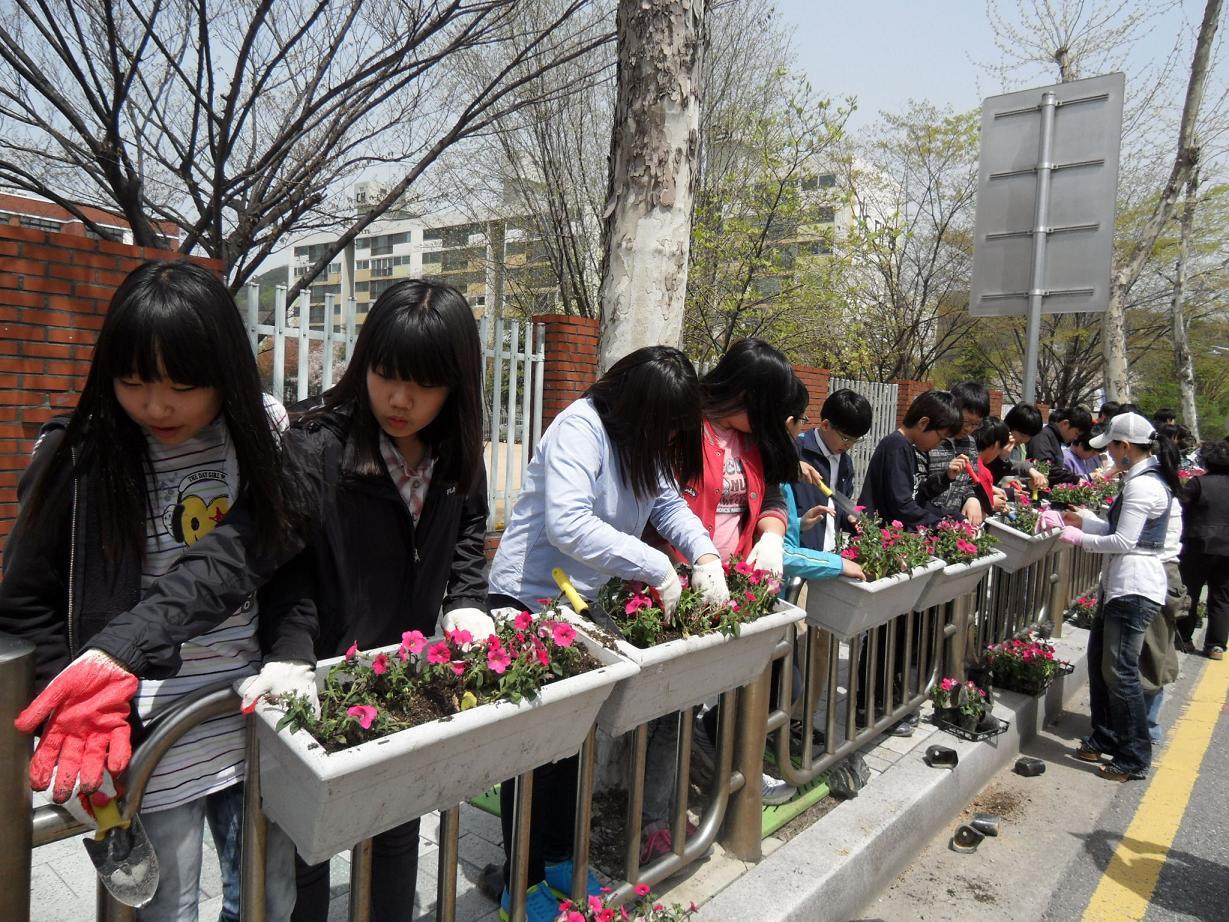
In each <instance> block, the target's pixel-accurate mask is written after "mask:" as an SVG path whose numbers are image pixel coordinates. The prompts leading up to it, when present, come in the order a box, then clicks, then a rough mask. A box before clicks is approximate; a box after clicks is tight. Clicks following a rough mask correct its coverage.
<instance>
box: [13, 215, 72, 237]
mask: <svg viewBox="0 0 1229 922" xmlns="http://www.w3.org/2000/svg"><path fill="white" fill-rule="evenodd" d="M18 221H19V222H20V223H21V226H22V227H29V228H33V229H34V230H44V231H51V232H52V233H55V232H56V231H58V230H59V229H60V228H61V227H63V226H64V223H63V222H62V221H49V220H47V219H46V218H36V217H34V216H32V215H24V214H23V215H21V216H20V217H19V218H18Z"/></svg>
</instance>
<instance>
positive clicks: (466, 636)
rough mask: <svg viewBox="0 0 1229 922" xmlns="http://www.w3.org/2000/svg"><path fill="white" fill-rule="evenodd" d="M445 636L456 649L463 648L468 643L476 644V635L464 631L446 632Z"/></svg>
mask: <svg viewBox="0 0 1229 922" xmlns="http://www.w3.org/2000/svg"><path fill="white" fill-rule="evenodd" d="M444 636H445V637H447V638H448V642H449V643H451V644H452V645H453V646H454V647H463V646H465V645H466V644H467V643H473V642H474V635H473V634H471V633H470V632H469V631H467V630H464V629H459V630H456V631H446V632H445V633H444Z"/></svg>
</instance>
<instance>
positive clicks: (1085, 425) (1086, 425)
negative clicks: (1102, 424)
mask: <svg viewBox="0 0 1229 922" xmlns="http://www.w3.org/2000/svg"><path fill="white" fill-rule="evenodd" d="M1090 431H1092V414H1091V413H1089V412H1088V410H1086V409H1085V408H1084V407H1066V408H1063V409H1059V410H1054V411H1052V412H1051V413H1050V420H1049V422H1047V423H1046V425H1045V428H1043V429H1042V430H1041V431H1040V432H1038V433H1037V435H1035V436H1034V437H1033V439H1032V441H1030V442H1029V443H1028V459H1029V460H1030V461H1044V462H1045V463H1046V464H1048V465H1049V466H1050V473H1049V475H1048V476H1049V479H1050V486H1055V485H1056V484H1060V483H1077V482H1078V481H1079V480H1080V478H1079V476H1077V475H1076V474H1074V473H1073V472H1072V471H1071V470H1070V469H1069V468H1068V467H1067V462H1066V460H1065V459H1064V458H1063V446H1064V445H1070V444H1071V443H1072V442H1074V441H1075V440H1076V439H1078V438H1079V437H1080V436H1082V435H1084V434H1085V433H1087V432H1090Z"/></svg>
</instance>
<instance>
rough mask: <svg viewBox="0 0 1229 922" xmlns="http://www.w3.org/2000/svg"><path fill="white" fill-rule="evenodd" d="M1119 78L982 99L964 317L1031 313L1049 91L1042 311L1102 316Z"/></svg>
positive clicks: (1115, 179) (1106, 288) (1118, 137)
mask: <svg viewBox="0 0 1229 922" xmlns="http://www.w3.org/2000/svg"><path fill="white" fill-rule="evenodd" d="M1125 83H1126V81H1125V78H1124V77H1123V75H1122V74H1120V73H1116V74H1107V75H1105V76H1102V77H1091V78H1089V79H1087V80H1074V81H1072V82H1071V83H1059V84H1056V85H1055V86H1046V87H1039V88H1037V89H1032V90H1022V91H1020V92H1018V93H1008V94H1007V95H1005V96H991V97H990V98H989V99H986V100H985V101H984V102H983V103H982V123H981V162H980V165H979V176H978V182H977V222H976V228H975V234H974V252H973V283H972V287H971V290H970V292H969V311H970V313H972V314H973V315H974V316H980V317H1005V316H1011V315H1017V314H1025V313H1027V311H1028V294H1029V289H1030V279H1031V275H1032V261H1033V239H1034V234H1035V232H1036V231H1037V227H1036V216H1037V174H1038V170H1039V169H1040V168H1044V167H1045V166H1046V165H1045V164H1042V163H1041V162H1040V151H1039V150H1038V140H1039V135H1040V126H1041V112H1040V107H1041V100H1042V96H1043V94H1045V93H1047V92H1050V93H1054V95H1055V97H1056V98H1057V108H1056V109H1055V112H1054V134H1053V139H1052V148H1051V154H1050V159H1049V164H1048V165H1049V167H1050V170H1051V172H1050V176H1051V180H1050V196H1049V208H1048V209H1047V210H1048V216H1047V220H1046V222H1045V227H1043V228H1042V229H1041V230H1042V232H1044V233H1045V234H1046V236H1047V243H1046V246H1045V260H1044V275H1043V279H1044V281H1043V284H1042V285H1041V290H1042V313H1045V314H1063V313H1076V312H1085V311H1103V310H1105V308H1106V304H1107V303H1108V301H1109V282H1110V267H1111V261H1112V256H1113V242H1114V210H1115V203H1116V199H1117V192H1118V152H1119V147H1120V143H1121V139H1122V100H1123V91H1124V88H1125Z"/></svg>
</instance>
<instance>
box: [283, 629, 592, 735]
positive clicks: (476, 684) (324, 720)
mask: <svg viewBox="0 0 1229 922" xmlns="http://www.w3.org/2000/svg"><path fill="white" fill-rule="evenodd" d="M596 665H597V663H596V661H595V660H594V659H593V657H592V656H590V654H589V652H588V650H587V649H586V648H585V645H584V644H583V642H581V641H580V640H579V639H578V638H577V635H576V629H575V628H574V627H573V626H572V625H571V624H569V623H567V622H566V621H561V620H558V619H556V618H553V617H550V616H549V614H544V615H542V616H541V617H538V616H534V615H531V614H530V613H529V612H521V613H520V614H519V615H517V616H516V617H515V618H510V619H507V620H503V621H499V622H497V624H496V630H495V633H493V634H491V635H489V636H488V637H486V638H482V639H478V638H474V637H473V636H471V635H470V633H469V632H468V631H463V630H458V631H450V632H448V633H447V634H446V635H445V637H444V638H442V639H440V640H434V641H432V640H429V639H428V638H427V637H425V636H424V635H423V634H422V632H421V631H407V632H406V633H404V634H403V635H402V637H401V645H400V647H398V648H397V649H396V650H394V651H392V652H391V653H389V652H387V651H378V652H375V653H363V652H362V651H360V650H359V649H358V645H357V644H353V645H351V647H350V649H349V650H347V651H346V654H345V656H344V658H343V659H342V661H341V662H339V663H337V664H336V665H334V666H333V667H332V668H331V669H330V670H329V672H328V675H327V676H326V677H325V681H324V687H323V689H322V690H321V691H320V716H319V717H316V716H315V715H314V713H313V712H312V709H311V707H310V705H309V704H308V702H307V700H306V699H305V698H302V697H299V696H295V695H281V696H278V697H276V698H274V699H273V701H274V704H276V705H277V706H279V707H282V708H284V709H285V711H286V713H285V715H284V716H283V717H282V719H281V720H280V721H279V722H278V725H277V726H278V729H279V730H280V729H281V728H282V727H290V728H291V729H292V730H306V731H307V732H309V733H311V734H312V736H314V737H315V738H316V739H317V740H319V741H320V743H321V744H322V745H323V746H324V747H325V749H327V750H329V751H335V750H338V749H345V748H347V747H350V746H355V745H358V744H359V743H363V742H367V741H368V740H372V739H378V738H379V737H383V736H387V735H389V734H391V733H396V732H397V731H399V730H405V729H407V728H409V727H413V726H417V725H418V724H421V723H425V722H427V721H430V720H435V719H438V718H441V717H447V716H449V715H451V714H455V713H457V712H459V711H464V710H468V709H469V708H472V707H476V706H478V705H480V704H487V703H489V702H493V701H512V702H517V701H521V700H523V699H533V698H535V697H537V695H538V693H539V691H540V690H541V688H542V686H544V685H546V684H549V683H550V682H554V681H557V680H559V679H562V678H567V677H569V676H573V675H577V674H579V673H581V672H585V671H587V670H589V669H591V668H595V667H596Z"/></svg>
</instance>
